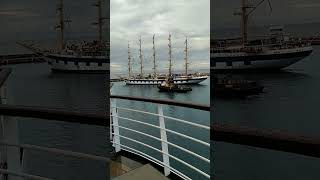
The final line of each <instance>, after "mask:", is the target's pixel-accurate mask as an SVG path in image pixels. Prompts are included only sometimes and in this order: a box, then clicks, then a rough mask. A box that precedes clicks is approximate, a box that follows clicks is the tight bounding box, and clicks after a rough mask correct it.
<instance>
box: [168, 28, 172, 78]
mask: <svg viewBox="0 0 320 180" xmlns="http://www.w3.org/2000/svg"><path fill="white" fill-rule="evenodd" d="M168 40H169V44H168V46H169V76H171V74H172V61H171V57H172V55H171V34H169V39H168Z"/></svg>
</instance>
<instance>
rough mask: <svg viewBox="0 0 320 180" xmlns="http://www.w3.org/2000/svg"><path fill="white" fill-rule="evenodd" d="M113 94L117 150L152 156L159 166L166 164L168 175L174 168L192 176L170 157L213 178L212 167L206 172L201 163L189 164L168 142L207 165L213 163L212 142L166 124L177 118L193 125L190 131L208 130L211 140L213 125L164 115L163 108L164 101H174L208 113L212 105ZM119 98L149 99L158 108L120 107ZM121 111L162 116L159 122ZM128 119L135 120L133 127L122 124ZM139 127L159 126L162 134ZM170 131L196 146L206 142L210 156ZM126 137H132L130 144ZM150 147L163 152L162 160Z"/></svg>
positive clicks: (112, 133)
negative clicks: (154, 142) (147, 140)
mask: <svg viewBox="0 0 320 180" xmlns="http://www.w3.org/2000/svg"><path fill="white" fill-rule="evenodd" d="M110 98H111V111H110V112H111V115H110V117H111V121H110V140H111V142H112V143H113V146H114V147H115V151H116V152H119V151H121V150H125V151H129V152H131V153H133V154H136V155H139V156H142V157H143V158H145V159H148V160H150V161H151V162H153V163H155V164H157V165H159V166H162V167H163V168H164V174H165V175H166V176H168V175H169V174H170V172H173V173H174V174H175V175H177V176H179V177H181V178H183V179H191V178H190V177H188V176H187V175H186V174H185V173H184V172H181V171H179V170H178V169H177V167H174V166H173V165H172V164H171V163H170V160H175V161H177V162H179V163H181V164H183V165H184V166H186V167H188V168H190V170H191V171H193V172H194V173H199V174H200V175H201V176H203V177H205V178H207V179H210V175H209V170H207V172H204V170H201V167H196V166H195V165H193V164H189V163H188V162H187V161H186V160H185V159H182V158H178V157H176V156H175V155H174V153H171V152H170V148H168V146H171V147H174V148H176V149H178V150H180V151H182V152H183V153H186V154H188V155H191V156H193V157H194V158H195V159H196V160H197V161H203V162H204V163H205V164H206V165H207V167H210V159H209V152H210V142H205V141H203V140H200V139H198V138H196V137H192V136H190V135H186V134H184V133H181V132H178V131H176V130H174V129H169V128H167V126H166V124H167V123H168V121H175V122H178V123H181V126H183V125H188V126H189V127H190V131H195V129H196V131H197V132H199V131H202V132H204V133H205V134H207V135H208V141H209V134H210V126H209V125H203V124H200V123H195V122H190V121H187V120H183V119H179V118H175V117H170V116H166V115H164V111H163V105H171V106H178V107H184V108H189V109H197V110H200V111H204V113H210V107H209V106H204V105H197V104H190V103H189V104H188V103H184V102H177V101H170V100H158V99H150V98H139V97H128V96H111V97H110ZM117 99H122V100H128V101H140V102H145V103H149V104H150V103H151V104H155V105H156V106H157V112H156V113H154V112H149V111H146V110H138V109H134V108H131V107H130V108H125V107H120V106H118V104H117ZM119 111H126V112H127V113H129V114H130V113H139V114H142V115H145V116H146V115H151V116H155V117H157V118H158V123H157V125H155V124H152V123H150V122H146V121H143V120H141V119H134V118H129V117H125V116H122V115H120V113H119ZM208 117H209V116H208ZM208 121H209V118H208ZM126 122H130V123H133V124H134V126H135V128H132V127H130V126H127V125H122V124H125V123H126ZM208 124H209V122H208ZM137 127H138V128H153V129H156V131H158V132H159V134H160V137H157V136H155V135H151V134H149V133H144V132H141V131H139V130H137V129H136V128H137ZM125 131H129V132H130V133H132V136H134V135H142V136H144V137H146V138H148V139H151V140H154V141H157V142H159V143H161V148H159V147H156V146H155V144H153V145H150V144H147V143H145V142H142V141H141V140H140V139H139V140H137V139H135V138H134V137H132V136H130V137H129V136H128V135H126V134H125V133H124V132H125ZM167 133H170V134H171V135H172V136H175V137H179V138H182V140H184V141H185V140H189V141H191V142H192V143H194V145H195V146H203V147H204V148H206V149H207V151H206V152H208V155H207V157H204V156H203V155H200V154H199V152H194V151H192V150H190V149H188V148H186V147H182V146H181V145H178V144H177V143H176V142H173V141H172V140H171V139H170V138H168V136H167ZM172 139H175V138H172ZM123 141H125V142H127V141H130V142H131V143H130V145H128V144H127V143H125V142H123ZM135 145H140V146H143V147H145V149H143V150H138V149H137V148H135ZM149 150H152V151H156V152H158V153H160V154H161V156H162V158H161V160H159V159H157V158H155V157H153V156H151V155H148V152H149Z"/></svg>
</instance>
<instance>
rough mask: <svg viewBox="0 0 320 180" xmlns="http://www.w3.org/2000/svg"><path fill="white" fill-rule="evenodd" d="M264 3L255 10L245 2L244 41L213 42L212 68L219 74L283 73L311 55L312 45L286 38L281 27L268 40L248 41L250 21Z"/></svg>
mask: <svg viewBox="0 0 320 180" xmlns="http://www.w3.org/2000/svg"><path fill="white" fill-rule="evenodd" d="M262 2H263V1H262ZM262 2H261V3H262ZM268 2H269V1H268ZM261 3H259V4H258V5H256V6H251V5H249V3H248V0H241V5H242V6H241V12H240V13H237V15H240V16H241V37H240V38H235V39H212V40H211V52H210V54H211V58H212V60H211V61H212V62H211V66H212V68H213V70H214V71H215V72H219V71H237V70H256V69H259V70H261V69H264V70H270V69H281V68H285V67H287V66H289V65H291V64H293V63H296V62H298V61H300V60H301V59H303V58H305V57H307V56H309V55H310V54H311V52H312V50H313V49H312V47H311V45H310V44H309V43H306V42H303V41H301V40H299V39H298V38H294V37H292V36H289V35H287V34H285V33H284V32H283V27H281V26H280V27H279V26H273V27H271V28H270V33H269V34H268V35H267V36H263V37H258V38H249V37H248V18H249V16H250V15H251V14H252V13H253V12H254V11H255V10H256V8H257V7H258V6H259V5H260V4H261ZM269 5H270V2H269ZM270 8H271V5H270Z"/></svg>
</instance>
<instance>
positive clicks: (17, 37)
mask: <svg viewBox="0 0 320 180" xmlns="http://www.w3.org/2000/svg"><path fill="white" fill-rule="evenodd" d="M104 1H105V8H104V10H105V11H104V14H106V16H107V14H108V13H109V7H108V4H109V0H104ZM94 2H95V0H77V1H74V0H64V3H65V17H66V18H67V19H70V20H71V21H72V22H71V23H70V24H69V25H67V29H66V38H67V39H76V38H77V37H83V36H90V37H92V38H96V36H97V28H96V26H94V25H92V23H93V22H95V21H96V17H97V8H96V7H94V6H92V4H93V3H94ZM57 5H58V0H27V1H26V0H1V1H0V22H1V28H0V37H1V38H0V52H3V48H5V49H6V47H8V46H9V47H8V48H7V49H9V48H11V49H14V48H16V47H15V46H16V45H15V42H16V41H21V40H35V41H36V42H37V41H43V40H50V41H54V40H55V39H56V36H57V31H56V30H55V26H56V24H57V11H56V8H57ZM105 32H106V31H105ZM106 34H108V33H107V32H106ZM10 53H13V52H10Z"/></svg>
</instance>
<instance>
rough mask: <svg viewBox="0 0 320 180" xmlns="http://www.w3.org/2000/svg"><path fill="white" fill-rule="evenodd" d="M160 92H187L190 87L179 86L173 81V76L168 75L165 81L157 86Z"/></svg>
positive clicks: (190, 89)
mask: <svg viewBox="0 0 320 180" xmlns="http://www.w3.org/2000/svg"><path fill="white" fill-rule="evenodd" d="M158 88H159V91H160V92H188V91H192V88H191V87H188V86H181V85H177V84H175V83H174V81H173V78H172V77H169V78H168V79H167V80H166V81H165V82H163V83H162V84H160V85H159V86H158Z"/></svg>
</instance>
